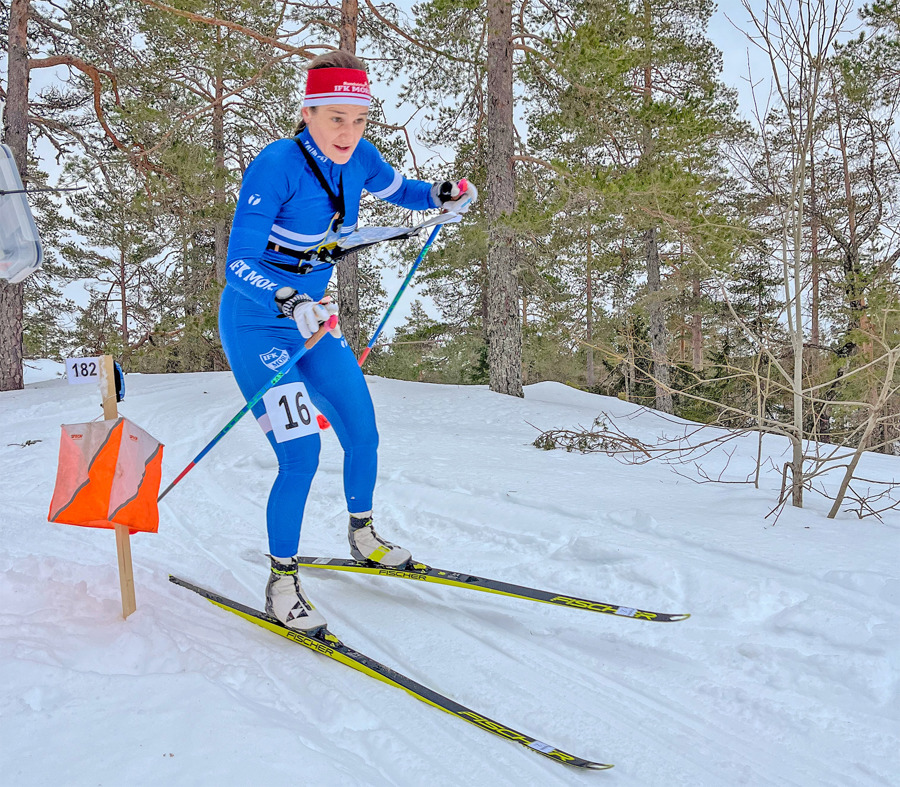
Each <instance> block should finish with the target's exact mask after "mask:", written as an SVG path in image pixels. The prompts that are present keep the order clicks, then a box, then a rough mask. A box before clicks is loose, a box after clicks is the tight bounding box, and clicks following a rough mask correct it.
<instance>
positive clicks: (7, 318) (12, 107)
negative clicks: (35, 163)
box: [0, 0, 30, 391]
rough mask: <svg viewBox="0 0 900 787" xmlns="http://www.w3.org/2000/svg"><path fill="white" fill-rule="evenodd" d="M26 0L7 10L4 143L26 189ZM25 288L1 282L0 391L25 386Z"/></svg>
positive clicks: (14, 0)
mask: <svg viewBox="0 0 900 787" xmlns="http://www.w3.org/2000/svg"><path fill="white" fill-rule="evenodd" d="M29 13H30V6H29V0H12V2H11V4H10V7H9V49H8V59H7V64H8V69H9V70H8V81H7V92H6V107H5V109H4V112H3V141H4V142H5V143H6V144H7V145H9V148H10V150H11V151H12V154H13V158H14V159H15V162H16V166H17V167H18V169H19V174H20V175H21V176H22V182H23V183H24V184H25V186H26V188H27V186H28V179H27V178H26V163H27V154H28V15H29ZM24 302H25V285H24V284H7V283H6V282H5V281H0V391H15V390H19V389H20V388H23V387H24V378H23V375H22V357H23V337H24V334H23V321H24Z"/></svg>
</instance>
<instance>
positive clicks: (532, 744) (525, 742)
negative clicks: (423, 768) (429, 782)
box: [169, 575, 613, 771]
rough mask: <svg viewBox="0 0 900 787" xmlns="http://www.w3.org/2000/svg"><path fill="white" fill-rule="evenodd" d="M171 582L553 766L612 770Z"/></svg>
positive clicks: (324, 637)
mask: <svg viewBox="0 0 900 787" xmlns="http://www.w3.org/2000/svg"><path fill="white" fill-rule="evenodd" d="M169 581H170V582H174V583H175V584H176V585H181V587H183V588H187V589H188V590H192V591H194V593H197V594H199V595H201V596H203V597H204V598H206V599H208V600H209V601H211V602H212V603H213V604H215V605H216V606H217V607H221V608H222V609H225V610H228V611H229V612H233V613H234V614H236V615H239V616H240V617H242V618H244V619H245V620H249V621H250V622H251V623H255V624H256V625H257V626H262V627H263V628H265V629H268V630H269V631H274V632H275V633H276V634H280V635H281V636H282V637H285V638H286V639H289V640H290V641H291V642H296V643H297V644H298V645H303V646H304V647H306V648H309V649H310V650H314V651H315V652H316V653H321V654H322V655H323V656H328V658H331V659H334V660H335V661H339V662H340V663H341V664H346V665H347V666H348V667H352V668H353V669H355V670H358V671H359V672H362V673H364V674H365V675H368V676H369V677H372V678H375V679H376V680H380V681H383V682H384V683H387V684H389V685H391V686H396V687H397V688H398V689H403V690H404V691H406V692H408V693H409V694H411V695H412V696H413V697H415V698H416V699H419V700H421V701H422V702H426V703H428V704H429V705H433V706H434V707H436V708H440V709H441V710H443V711H446V712H447V713H450V714H451V715H453V716H457V717H458V718H460V719H462V720H463V721H467V722H469V723H470V724H474V725H475V726H477V727H481V729H483V730H487V731H488V732H492V733H494V734H495V735H499V736H500V737H501V738H506V739H507V740H511V741H513V742H514V743H518V744H519V745H520V746H524V747H525V748H527V749H530V750H531V751H535V752H537V753H538V754H542V755H544V756H545V757H547V758H549V759H551V760H553V761H554V762H560V763H564V764H565V765H571V766H573V767H575V768H584V769H587V770H597V771H599V770H606V769H607V768H612V767H613V766H612V765H607V764H605V763H602V762H591V761H590V760H583V759H581V757H576V756H575V755H573V754H567V753H566V752H564V751H562V750H561V749H557V748H556V747H554V746H551V745H550V744H548V743H543V742H542V741H539V740H537V739H535V738H532V737H531V736H530V735H525V734H524V733H521V732H518V731H516V730H514V729H512V728H511V727H507V726H506V725H505V724H500V723H499V722H496V721H494V720H493V719H489V718H488V717H487V716H483V715H482V714H480V713H476V712H475V711H473V710H471V709H469V708H467V707H465V706H464V705H460V704H459V703H458V702H456V701H454V700H451V699H449V698H448V697H444V696H443V695H441V694H438V693H437V692H436V691H433V690H432V689H429V688H428V687H427V686H423V685H422V684H421V683H416V681H414V680H413V679H412V678H408V677H406V676H405V675H401V674H400V673H399V672H396V671H395V670H392V669H391V668H390V667H386V666H385V665H384V664H381V663H379V662H377V661H375V659H372V658H369V657H368V656H366V655H364V654H362V653H360V652H359V651H356V650H353V648H351V647H349V646H347V645H345V644H344V643H343V642H341V641H340V640H339V639H338V638H337V637H336V636H334V635H333V634H332V633H331V632H329V631H327V630H326V631H324V632H323V633H321V634H319V635H316V636H310V635H307V634H303V633H301V632H299V631H294V630H293V629H289V628H287V627H286V626H283V625H282V624H281V623H280V622H279V621H277V620H276V619H275V618H273V617H271V616H269V615H266V614H265V613H263V612H259V611H258V610H255V609H251V608H250V607H247V606H244V605H243V604H240V603H239V602H237V601H232V600H231V599H228V598H225V597H224V596H220V595H218V594H217V593H213V592H212V591H211V590H206V589H204V588H201V587H198V586H197V585H194V584H192V583H190V582H186V581H185V580H183V579H179V578H178V577H173V576H171V575H170V576H169Z"/></svg>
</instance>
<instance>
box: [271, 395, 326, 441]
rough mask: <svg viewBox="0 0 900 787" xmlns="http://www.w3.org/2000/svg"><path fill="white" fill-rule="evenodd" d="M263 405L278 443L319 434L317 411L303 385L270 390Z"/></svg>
mask: <svg viewBox="0 0 900 787" xmlns="http://www.w3.org/2000/svg"><path fill="white" fill-rule="evenodd" d="M263 404H265V406H266V414H267V415H268V416H269V423H270V424H271V425H272V432H273V434H274V437H275V441H276V442H278V443H285V442H287V441H288V440H296V439H297V438H298V437H306V435H310V434H318V432H319V425H318V423H317V422H316V410H315V408H314V407H313V404H312V402H311V401H310V399H309V392H308V391H307V390H306V386H305V385H304V384H303V383H286V384H285V385H278V386H276V387H275V388H272V389H270V390H269V391H267V392H266V394H265V396H263Z"/></svg>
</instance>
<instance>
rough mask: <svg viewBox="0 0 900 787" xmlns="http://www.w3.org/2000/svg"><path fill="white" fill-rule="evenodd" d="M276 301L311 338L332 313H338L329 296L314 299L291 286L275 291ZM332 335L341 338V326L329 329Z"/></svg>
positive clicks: (286, 315) (305, 337)
mask: <svg viewBox="0 0 900 787" xmlns="http://www.w3.org/2000/svg"><path fill="white" fill-rule="evenodd" d="M275 302H276V303H277V304H278V308H279V309H280V310H281V313H282V314H283V315H284V316H285V317H290V318H291V319H292V320H294V322H296V323H297V329H298V330H299V331H300V335H301V336H302V337H303V338H304V339H309V338H310V337H311V336H312V335H313V334H314V333H315V332H316V331H318V330H319V328H320V327H321V326H322V323H325V322H328V320H329V319H330V318H331V315H333V314H337V313H338V307H337V304H336V303H335V302H334V301H333V300H332V299H331V298H329V297H325V298H323V299H322V300H321V301H314V300H313V299H312V298H310V297H309V296H308V295H307V294H306V293H302V292H297V291H296V290H294V289H292V288H290V287H282V288H281V289H279V290H277V291H276V292H275ZM329 333H331V335H332V336H335V337H337V338H340V335H341V333H340V328H338V327H337V326H335V327H334V328H333V329H332V330H331V331H329Z"/></svg>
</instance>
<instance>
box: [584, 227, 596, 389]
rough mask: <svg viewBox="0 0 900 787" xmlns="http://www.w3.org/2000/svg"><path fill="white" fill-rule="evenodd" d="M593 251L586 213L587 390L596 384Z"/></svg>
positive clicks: (585, 335)
mask: <svg viewBox="0 0 900 787" xmlns="http://www.w3.org/2000/svg"><path fill="white" fill-rule="evenodd" d="M593 263H594V257H593V249H592V248H591V214H590V211H588V226H587V292H586V293H585V300H586V301H587V303H586V308H587V319H586V320H585V331H584V340H585V342H587V358H586V361H587V369H586V370H585V371H586V378H587V379H586V380H585V382H586V383H587V387H588V388H593V387H594V385H595V384H596V378H595V376H594V348H593V347H592V345H593V343H594V286H593V285H594V282H593V271H592V268H593Z"/></svg>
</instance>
